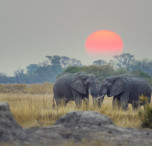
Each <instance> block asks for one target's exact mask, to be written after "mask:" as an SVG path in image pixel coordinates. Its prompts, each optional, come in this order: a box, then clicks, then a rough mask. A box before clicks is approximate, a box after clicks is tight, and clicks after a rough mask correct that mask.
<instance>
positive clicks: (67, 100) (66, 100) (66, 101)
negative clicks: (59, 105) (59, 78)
mask: <svg viewBox="0 0 152 146" xmlns="http://www.w3.org/2000/svg"><path fill="white" fill-rule="evenodd" d="M69 101H70V100H69V99H68V98H66V99H65V103H64V105H65V106H66V104H67V103H68V102H69Z"/></svg>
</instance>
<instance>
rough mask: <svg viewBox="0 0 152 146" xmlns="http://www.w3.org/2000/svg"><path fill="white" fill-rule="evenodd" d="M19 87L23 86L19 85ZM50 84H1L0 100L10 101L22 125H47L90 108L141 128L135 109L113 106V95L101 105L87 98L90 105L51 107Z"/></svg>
mask: <svg viewBox="0 0 152 146" xmlns="http://www.w3.org/2000/svg"><path fill="white" fill-rule="evenodd" d="M21 86H22V87H21ZM52 87H53V85H52V84H49V83H44V84H35V85H25V84H21V85H19V84H18V85H17V84H16V85H0V101H5V102H8V103H9V106H10V109H11V112H12V113H13V115H14V117H15V119H16V121H17V122H18V123H19V124H20V125H21V126H22V127H24V128H29V127H34V126H40V127H44V126H50V125H52V124H53V123H55V121H56V120H57V119H58V118H59V117H60V116H62V115H64V114H65V113H67V112H70V111H74V110H79V111H82V110H92V111H97V112H100V113H102V114H104V115H106V116H108V117H110V118H111V119H112V120H113V122H114V123H115V124H116V125H118V126H121V127H130V128H140V125H141V121H140V118H139V116H138V111H139V110H142V108H141V109H138V110H137V111H133V110H132V107H131V105H129V110H128V111H122V110H118V109H115V110H114V109H113V108H112V98H105V100H104V103H103V105H102V107H101V108H97V107H94V106H93V104H92V98H91V97H90V102H89V106H88V107H86V106H85V104H84V105H83V106H82V107H81V108H79V109H77V108H76V107H75V103H74V102H70V103H68V104H67V106H66V107H59V108H57V107H56V108H55V109H52V99H53V93H52Z"/></svg>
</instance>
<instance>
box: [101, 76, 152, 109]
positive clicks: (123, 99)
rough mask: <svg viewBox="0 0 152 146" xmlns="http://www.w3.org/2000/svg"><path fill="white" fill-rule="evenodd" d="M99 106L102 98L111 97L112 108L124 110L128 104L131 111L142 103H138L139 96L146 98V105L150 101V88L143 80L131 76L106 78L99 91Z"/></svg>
mask: <svg viewBox="0 0 152 146" xmlns="http://www.w3.org/2000/svg"><path fill="white" fill-rule="evenodd" d="M99 95H100V96H102V97H101V98H100V100H99V101H100V104H102V101H103V99H104V96H105V95H107V96H108V97H111V96H113V107H115V106H118V107H122V109H124V110H126V109H127V108H128V103H131V104H132V107H133V109H136V108H137V107H138V106H139V105H143V104H144V103H140V102H139V100H140V99H139V97H140V96H142V95H143V96H145V97H147V98H148V103H150V101H151V87H150V85H149V84H148V83H147V81H145V80H144V79H142V78H140V77H135V76H132V75H121V76H115V77H108V78H106V79H105V80H104V81H103V82H102V84H101V88H100V91H99Z"/></svg>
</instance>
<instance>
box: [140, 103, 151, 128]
mask: <svg viewBox="0 0 152 146" xmlns="http://www.w3.org/2000/svg"><path fill="white" fill-rule="evenodd" d="M139 116H140V118H141V126H142V127H143V128H151V129H152V105H147V106H146V107H145V110H144V111H139Z"/></svg>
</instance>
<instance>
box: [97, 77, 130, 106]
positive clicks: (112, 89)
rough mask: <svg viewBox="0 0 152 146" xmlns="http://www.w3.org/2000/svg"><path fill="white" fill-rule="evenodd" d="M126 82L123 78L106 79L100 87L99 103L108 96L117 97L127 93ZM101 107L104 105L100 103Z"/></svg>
mask: <svg viewBox="0 0 152 146" xmlns="http://www.w3.org/2000/svg"><path fill="white" fill-rule="evenodd" d="M126 88H127V86H126V81H125V79H124V77H123V76H119V77H108V78H106V79H105V80H104V81H103V82H102V84H101V87H100V91H99V96H100V97H99V99H98V100H99V102H103V99H104V96H105V95H107V96H108V97H111V96H117V95H119V94H121V93H123V92H124V91H126ZM99 104H100V105H101V104H102V103H99Z"/></svg>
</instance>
